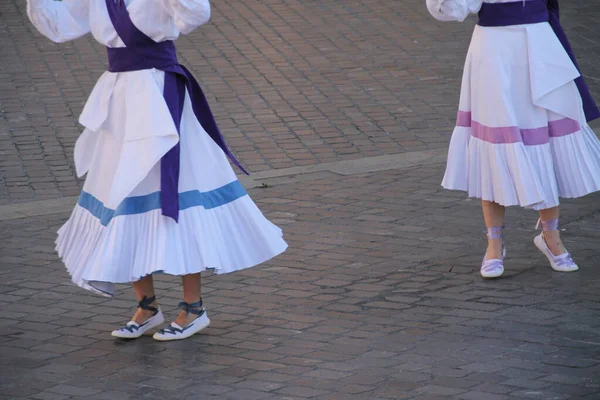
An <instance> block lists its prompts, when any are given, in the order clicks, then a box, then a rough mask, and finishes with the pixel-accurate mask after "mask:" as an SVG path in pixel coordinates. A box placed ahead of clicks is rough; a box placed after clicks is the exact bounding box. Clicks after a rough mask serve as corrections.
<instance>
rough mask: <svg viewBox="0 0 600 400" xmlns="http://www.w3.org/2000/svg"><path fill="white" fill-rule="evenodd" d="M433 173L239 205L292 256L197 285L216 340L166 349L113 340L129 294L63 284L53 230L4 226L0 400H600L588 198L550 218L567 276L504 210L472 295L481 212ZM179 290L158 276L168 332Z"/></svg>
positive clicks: (129, 308) (370, 177) (209, 333)
mask: <svg viewBox="0 0 600 400" xmlns="http://www.w3.org/2000/svg"><path fill="white" fill-rule="evenodd" d="M442 168H443V166H442V165H439V164H438V165H431V166H421V167H419V168H413V169H401V170H392V171H386V172H377V173H372V174H362V175H354V176H349V177H342V176H329V177H324V178H321V179H317V180H312V181H305V182H297V183H287V184H281V185H275V186H273V187H271V188H268V189H253V190H252V191H251V195H252V196H253V198H254V199H256V201H257V202H258V204H259V206H260V207H261V208H262V209H264V210H266V211H267V216H268V217H269V218H271V219H272V220H273V221H274V222H276V223H277V224H279V225H280V226H282V227H283V228H284V230H285V232H286V239H287V240H288V241H289V244H290V246H291V247H290V249H289V251H288V252H286V253H285V254H284V255H282V256H281V257H279V258H277V259H275V260H273V261H271V262H269V263H267V264H265V265H263V266H261V267H257V268H254V269H251V270H248V271H243V272H238V273H235V274H230V275H221V276H210V275H206V276H205V278H204V289H203V290H204V300H205V303H206V305H207V308H208V310H209V313H210V317H211V319H212V321H213V324H212V325H211V327H210V328H209V329H207V330H206V331H205V333H204V334H201V335H197V336H195V337H194V338H192V339H189V340H187V341H185V342H180V343H166V344H165V343H158V342H155V341H153V340H152V339H151V338H149V337H147V338H142V339H139V340H137V341H133V342H121V341H115V340H113V339H112V338H111V337H110V334H109V332H110V331H111V330H112V329H114V328H115V327H116V326H118V325H119V324H122V323H124V322H126V321H127V320H128V318H129V317H130V316H131V313H132V312H133V306H134V304H135V300H134V296H133V294H132V293H131V292H132V291H131V290H130V289H129V288H128V287H126V286H122V287H120V289H121V290H119V295H118V296H117V297H116V298H115V299H112V300H109V299H106V298H103V297H96V296H92V295H89V294H87V293H86V292H85V291H83V290H82V289H79V288H77V287H75V286H72V285H69V284H68V281H69V279H68V276H67V274H66V272H65V270H64V267H63V266H62V264H61V263H60V262H59V261H58V260H57V259H56V256H55V254H54V251H53V247H52V245H51V244H52V241H53V239H54V237H55V231H56V229H57V228H58V226H59V225H60V224H61V223H62V222H63V221H64V220H65V219H66V217H67V215H52V216H47V217H39V218H34V219H27V220H23V219H15V220H12V221H4V222H3V223H2V229H1V230H0V242H1V243H2V252H3V253H2V254H3V255H2V257H1V258H0V262H1V263H2V270H1V271H0V273H1V275H0V282H1V283H0V293H2V294H1V295H0V309H1V310H2V311H1V319H0V354H2V357H1V359H0V376H1V378H0V382H2V386H1V388H0V398H7V399H8V398H10V399H20V398H28V399H67V398H83V397H86V398H88V399H128V398H132V399H133V398H143V399H176V398H184V397H185V398H194V399H212V398H215V399H236V400H252V399H281V400H284V399H285V400H298V399H303V398H310V399H321V400H333V399H341V400H355V399H365V400H377V399H423V400H425V399H427V400H435V399H446V398H453V399H469V400H500V399H506V400H508V399H540V400H550V399H598V398H600V364H599V363H600V334H599V332H600V301H599V296H598V287H599V284H600V278H599V276H598V268H599V267H600V265H599V264H598V260H599V259H600V248H598V242H599V241H600V213H599V212H598V201H599V200H600V196H598V195H596V196H590V197H588V198H584V199H580V200H578V201H576V202H567V203H566V204H565V205H564V218H563V220H564V222H565V225H564V227H565V228H566V232H565V239H566V243H567V246H568V247H569V248H570V249H571V250H572V251H573V253H574V254H575V256H576V258H577V260H578V261H579V263H580V264H581V265H582V269H581V271H580V272H577V273H572V274H559V273H556V272H553V271H552V270H551V268H550V267H549V266H548V265H547V262H546V260H545V259H543V257H542V256H541V255H540V254H539V253H538V252H537V250H534V247H533V244H532V242H531V239H532V237H533V235H534V231H533V225H534V224H535V218H536V217H535V215H534V214H533V212H525V211H522V210H516V209H515V210H511V211H512V212H510V213H509V219H508V224H507V225H508V230H507V233H508V239H507V246H508V250H509V253H508V254H509V257H508V259H507V262H506V265H507V274H506V277H505V278H503V279H501V280H498V281H484V280H482V279H481V278H480V277H479V275H478V263H479V262H480V261H481V256H482V254H481V253H482V251H483V247H482V246H483V244H484V240H483V238H482V234H481V222H480V221H479V219H478V218H474V217H473V216H474V215H477V214H478V213H479V207H478V204H477V202H474V201H466V200H465V199H464V198H463V196H462V195H454V194H452V193H450V194H449V193H446V192H441V190H439V189H437V187H438V185H437V184H438V181H439V179H440V175H441V173H442V171H443V169H442ZM332 175H333V174H332ZM179 285H180V283H179V279H178V278H173V277H165V276H163V277H160V278H159V282H158V285H157V286H158V288H159V289H158V293H159V296H160V297H161V301H162V302H163V308H164V309H165V312H166V313H167V319H169V317H174V315H175V314H176V310H175V305H176V304H177V302H178V301H180V286H179Z"/></svg>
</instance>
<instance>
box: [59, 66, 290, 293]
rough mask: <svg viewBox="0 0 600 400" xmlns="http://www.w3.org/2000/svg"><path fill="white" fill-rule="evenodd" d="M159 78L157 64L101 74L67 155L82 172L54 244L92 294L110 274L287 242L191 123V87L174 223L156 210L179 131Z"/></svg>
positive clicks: (259, 256)
mask: <svg viewBox="0 0 600 400" xmlns="http://www.w3.org/2000/svg"><path fill="white" fill-rule="evenodd" d="M163 82H164V74H163V73H162V72H161V71H156V70H146V71H136V72H128V73H121V74H111V73H107V74H105V75H104V76H103V77H102V78H101V79H100V81H99V82H98V84H97V85H96V88H95V89H94V92H93V93H92V95H91V96H90V99H89V100H88V103H87V104H86V107H85V109H84V113H83V114H82V117H81V118H80V121H81V122H82V123H83V124H84V125H85V126H86V130H85V131H84V132H83V134H82V135H81V137H80V138H79V140H78V142H77V145H76V149H75V160H76V165H77V169H78V172H79V173H80V174H83V173H87V177H86V181H85V185H84V188H83V192H82V194H81V196H80V198H79V202H78V204H77V205H76V207H75V209H74V211H73V213H72V215H71V217H70V218H69V220H68V221H67V222H66V223H65V225H64V226H62V227H61V228H60V230H59V231H58V238H57V241H56V248H57V251H58V253H59V256H60V257H61V258H62V260H63V262H64V263H65V265H66V267H67V270H68V272H69V274H70V275H71V278H72V280H73V282H74V283H75V284H77V285H79V286H81V287H83V288H85V289H88V290H91V291H93V292H95V293H98V294H102V295H106V296H112V295H113V294H114V289H115V284H116V283H127V282H134V281H137V280H139V279H141V278H143V277H145V276H148V275H151V274H155V273H167V274H172V275H187V274H192V273H199V272H202V271H205V270H207V269H213V270H214V271H215V273H217V274H222V273H229V272H233V271H238V270H241V269H245V268H249V267H252V266H255V265H257V264H260V263H263V262H265V261H267V260H269V259H271V258H273V257H275V256H277V255H278V254H280V253H282V252H283V251H285V249H286V248H287V244H286V242H285V241H284V240H283V238H282V231H281V229H279V228H278V227H277V226H275V225H274V224H272V223H271V222H270V221H269V220H267V219H266V218H265V216H264V215H263V214H262V213H261V211H260V210H259V209H258V207H257V206H256V205H255V203H254V202H253V201H252V199H251V198H250V197H249V196H248V194H247V193H246V191H245V190H244V188H243V187H242V185H241V184H240V182H239V181H238V180H237V178H236V175H235V173H234V171H233V169H232V168H231V166H230V164H229V162H228V160H227V158H226V156H225V154H224V153H223V151H222V150H221V149H220V148H219V147H218V146H217V144H216V143H215V142H214V141H213V140H212V139H211V138H210V136H208V134H207V133H206V132H205V131H204V129H203V128H202V126H201V125H200V124H199V123H198V121H197V119H196V118H195V115H194V114H193V111H192V108H191V103H190V99H189V96H188V97H187V98H186V100H185V104H184V111H183V115H182V122H181V138H180V140H181V159H180V170H181V172H180V179H179V189H180V193H179V207H180V214H179V222H178V223H177V222H175V221H174V220H173V219H171V218H168V217H165V216H163V215H162V213H161V205H160V159H161V157H162V156H163V155H164V154H165V153H166V152H167V151H168V150H169V149H170V148H171V147H172V146H173V145H174V144H175V143H177V141H178V140H179V139H178V135H177V131H176V130H175V127H174V124H173V121H172V118H171V116H170V113H169V112H168V109H167V108H166V105H165V104H164V100H163V98H162V85H163ZM107 92H108V93H107ZM107 99H110V101H107ZM99 115H100V117H99Z"/></svg>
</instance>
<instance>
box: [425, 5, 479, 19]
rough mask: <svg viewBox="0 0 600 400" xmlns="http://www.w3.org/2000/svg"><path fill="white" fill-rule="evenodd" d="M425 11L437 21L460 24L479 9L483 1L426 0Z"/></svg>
mask: <svg viewBox="0 0 600 400" xmlns="http://www.w3.org/2000/svg"><path fill="white" fill-rule="evenodd" d="M426 2H427V10H429V13H430V14H431V15H432V16H433V18H435V19H437V20H438V21H459V22H462V21H464V20H465V18H467V16H468V15H469V14H471V13H476V12H478V11H479V10H480V9H481V4H482V3H483V0H426Z"/></svg>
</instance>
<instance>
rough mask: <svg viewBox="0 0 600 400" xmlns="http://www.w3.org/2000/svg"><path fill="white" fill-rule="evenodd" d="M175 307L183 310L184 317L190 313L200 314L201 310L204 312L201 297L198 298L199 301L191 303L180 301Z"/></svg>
mask: <svg viewBox="0 0 600 400" xmlns="http://www.w3.org/2000/svg"><path fill="white" fill-rule="evenodd" d="M177 307H179V308H180V309H182V310H183V311H185V315H186V317H187V316H188V315H190V314H194V315H202V312H204V310H203V308H202V299H200V300H199V301H197V302H195V303H191V304H190V303H186V302H185V301H182V302H181V303H179V304H178V305H177Z"/></svg>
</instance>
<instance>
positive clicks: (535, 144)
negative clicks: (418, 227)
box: [442, 23, 600, 210]
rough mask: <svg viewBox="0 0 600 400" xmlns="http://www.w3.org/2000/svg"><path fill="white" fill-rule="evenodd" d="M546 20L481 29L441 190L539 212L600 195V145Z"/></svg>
mask: <svg viewBox="0 0 600 400" xmlns="http://www.w3.org/2000/svg"><path fill="white" fill-rule="evenodd" d="M578 76H579V73H578V72H577V69H576V68H575V66H574V65H573V63H572V62H571V60H570V59H569V57H568V55H567V53H566V52H565V50H564V49H563V47H562V46H561V44H560V42H559V41H558V39H557V38H556V36H555V34H554V32H553V31H552V28H551V27H550V25H549V24H548V23H541V24H532V25H520V26H511V27H480V26H476V28H475V31H474V34H473V39H472V42H471V45H470V48H469V52H468V55H467V59H466V63H465V69H464V74H463V81H462V88H461V98H460V105H459V112H458V116H457V123H456V127H455V129H454V132H453V134H452V138H451V142H450V148H449V153H448V162H447V167H446V172H445V175H444V179H443V182H442V186H443V187H444V188H446V189H450V190H461V191H466V192H467V194H468V196H469V197H474V198H479V199H483V200H487V201H491V202H495V203H498V204H501V205H503V206H513V205H518V206H521V207H526V208H532V209H536V210H541V209H546V208H551V207H555V206H558V205H559V198H561V197H562V198H575V197H581V196H584V195H587V194H589V193H592V192H595V191H598V190H600V140H598V138H597V136H596V135H595V134H594V132H593V131H592V130H591V128H590V127H589V126H588V124H587V123H586V121H585V116H584V114H583V108H582V103H581V97H580V96H579V92H578V91H577V88H576V85H575V83H574V79H575V78H576V77H578Z"/></svg>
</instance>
